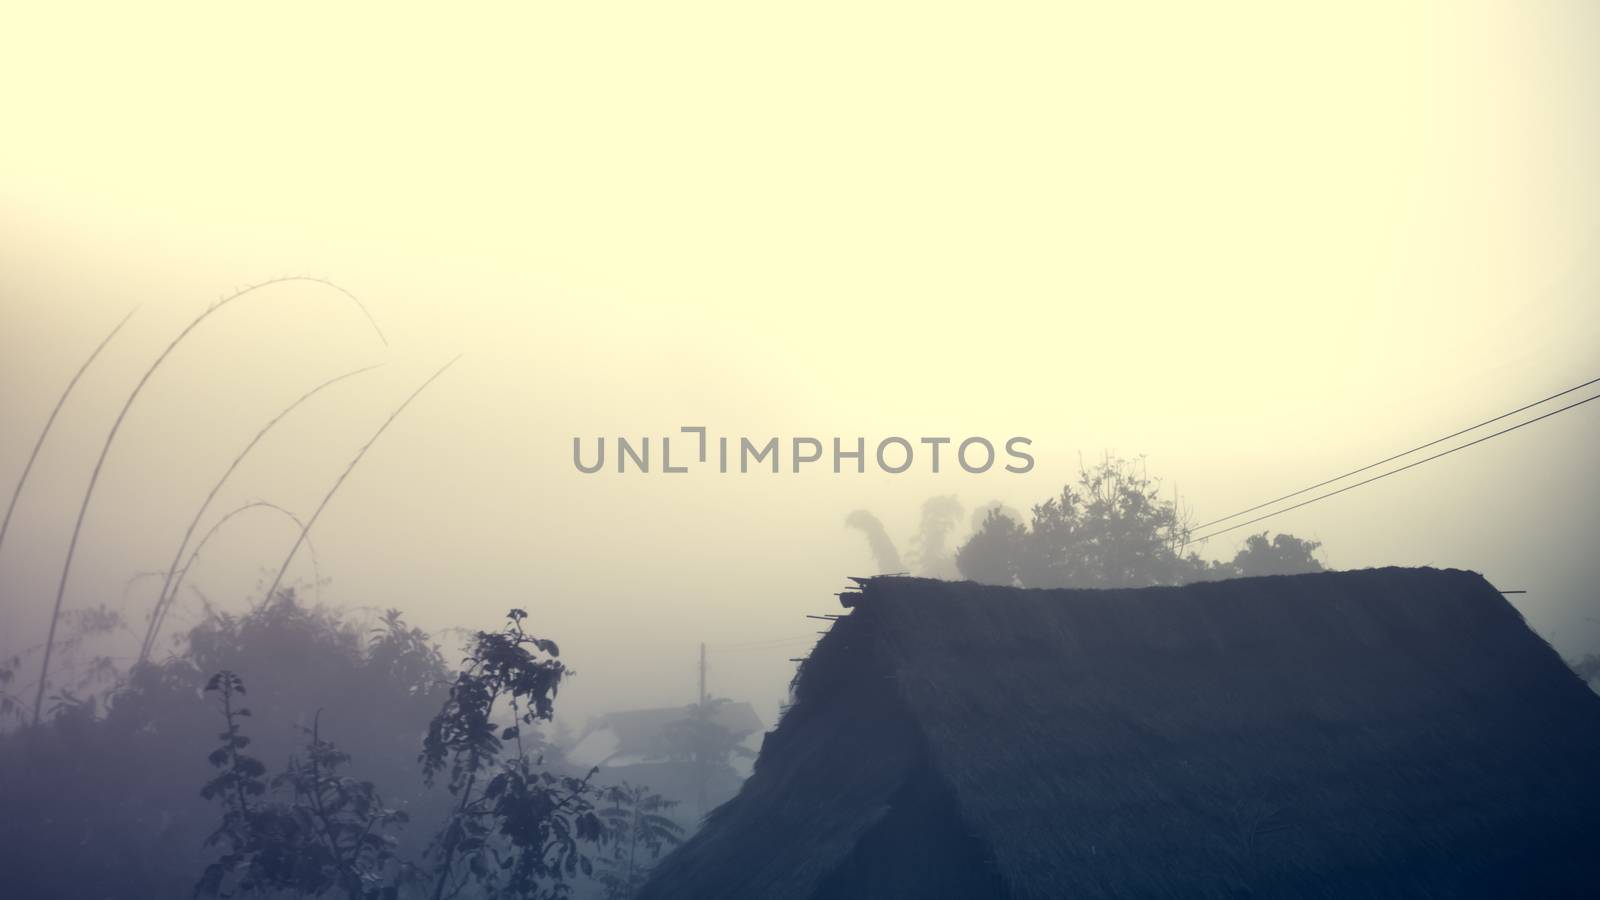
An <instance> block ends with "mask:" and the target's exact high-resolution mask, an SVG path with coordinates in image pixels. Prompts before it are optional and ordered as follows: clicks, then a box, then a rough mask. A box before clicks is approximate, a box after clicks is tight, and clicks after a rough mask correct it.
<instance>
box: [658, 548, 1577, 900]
mask: <svg viewBox="0 0 1600 900" xmlns="http://www.w3.org/2000/svg"><path fill="white" fill-rule="evenodd" d="M861 585H862V586H861V590H860V592H859V594H846V595H844V598H843V599H844V600H845V602H846V605H847V606H851V607H853V611H852V612H851V613H850V614H849V615H846V616H844V617H842V618H841V619H840V620H839V621H838V622H837V623H836V624H835V625H834V626H833V628H832V629H831V631H830V632H829V633H828V634H827V635H826V636H825V637H823V638H822V640H821V641H820V642H819V643H818V644H817V646H816V648H815V650H814V651H813V653H812V654H811V656H810V658H809V660H808V661H807V662H805V663H804V664H803V666H802V669H801V672H800V674H799V676H798V679H797V683H796V688H795V691H796V697H795V703H794V705H793V706H792V707H791V708H790V709H789V711H788V712H787V714H786V715H785V716H784V717H783V720H782V721H781V722H780V723H779V725H778V727H777V728H776V729H775V730H774V731H773V732H772V733H771V734H769V735H767V738H766V740H765V742H764V745H763V747H762V751H761V756H760V758H759V759H758V760H757V762H756V766H755V772H754V774H753V775H752V777H751V778H750V779H749V780H748V781H747V782H746V783H745V785H744V787H743V789H742V790H741V792H740V793H739V795H738V796H737V797H735V798H734V799H733V800H731V801H729V802H728V803H727V804H725V805H723V806H722V807H720V808H718V809H717V810H715V811H714V812H713V813H712V814H711V815H710V816H709V817H708V820H707V824H706V826H705V828H704V829H702V830H701V832H700V833H699V834H697V835H696V836H695V837H694V838H693V839H691V840H690V841H689V842H688V843H686V844H685V845H684V846H683V847H681V848H679V849H678V850H677V851H676V852H674V853H673V854H671V855H670V856H668V857H667V858H666V859H664V860H663V861H662V862H661V864H660V865H659V866H658V867H657V868H656V870H655V872H654V874H653V876H652V878H651V880H650V882H649V884H648V885H646V887H645V889H644V890H643V891H642V893H641V894H640V895H639V896H640V900H676V898H684V900H688V898H693V900H721V898H729V900H731V898H739V900H758V898H760V900H841V898H868V897H935V898H941V897H948V898H957V897H960V898H967V900H976V898H1011V900H1035V898H1041V900H1042V898H1055V897H1073V898H1112V897H1118V898H1125V897H1141V898H1142V897H1237V896H1246V895H1248V896H1255V897H1283V898H1291V897H1292V898H1301V897H1305V898H1310V897H1346V896H1363V897H1375V896H1376V897H1412V896H1417V897H1420V896H1429V897H1511V896H1524V897H1526V896H1542V897H1552V896H1573V895H1576V894H1579V893H1583V891H1584V890H1593V888H1594V884H1595V883H1596V881H1595V879H1596V878H1597V877H1600V854H1595V853H1593V829H1594V826H1595V823H1596V822H1600V698H1597V697H1596V696H1595V695H1594V694H1593V692H1591V691H1590V690H1589V689H1588V688H1587V687H1586V686H1585V685H1584V684H1583V683H1582V682H1581V681H1580V680H1579V679H1578V678H1577V677H1576V676H1574V675H1573V673H1572V672H1571V671H1570V670H1569V669H1568V668H1567V667H1566V665H1565V664H1564V663H1563V662H1562V661H1561V659H1560V658H1559V657H1558V656H1557V655H1556V653H1555V652H1554V651H1553V650H1552V649H1551V648H1550V647H1549V645H1547V644H1546V643H1545V642H1544V641H1543V640H1541V639H1540V638H1539V637H1538V636H1537V635H1535V634H1534V633H1533V632H1532V631H1531V630H1529V629H1528V627H1527V626H1526V624H1525V623H1524V622H1523V620H1522V618H1521V616H1520V615H1519V614H1518V613H1517V611H1516V610H1515V609H1513V608H1512V607H1511V606H1510V605H1509V604H1508V603H1507V602H1506V601H1505V599H1504V598H1503V597H1501V596H1500V594H1499V593H1498V592H1497V591H1496V590H1495V589H1494V588H1493V587H1492V586H1490V585H1489V584H1488V583H1487V582H1486V581H1484V579H1483V578H1482V577H1481V576H1479V575H1476V574H1474V573H1470V572H1462V571H1454V570H1444V571H1440V570H1433V569H1376V570H1366V571H1358V572H1340V573H1319V574H1313V575H1296V576H1273V577H1266V578H1247V579H1239V580H1234V581H1224V582H1213V583H1206V584H1193V585H1189V586H1186V587H1177V588H1147V589H1137V590H1112V591H1084V590H1050V591H1043V590H1022V589H1014V588H1004V587H989V586H980V585H976V584H971V583H950V582H939V581H930V580H925V579H915V578H904V577H881V578H873V579H866V580H862V582H861ZM1580 886H1581V887H1580ZM1584 895H1586V896H1588V894H1584Z"/></svg>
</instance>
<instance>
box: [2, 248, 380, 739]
mask: <svg viewBox="0 0 1600 900" xmlns="http://www.w3.org/2000/svg"><path fill="white" fill-rule="evenodd" d="M287 282H308V283H312V284H320V285H323V286H325V287H328V288H331V289H333V290H335V291H337V292H339V293H340V294H342V295H344V296H345V297H347V298H349V299H350V300H351V301H352V302H354V303H355V304H356V306H357V307H359V308H360V309H361V312H362V313H363V314H364V315H366V317H367V321H368V322H371V323H372V327H373V330H375V331H377V332H378V340H380V341H382V342H383V345H384V346H385V347H387V346H388V345H389V341H388V339H387V338H385V337H384V336H383V332H382V331H381V330H379V329H378V324H377V322H375V321H373V319H372V314H371V313H368V312H367V308H366V307H365V306H363V305H362V303H361V301H360V300H357V299H356V297H355V295H354V294H352V293H350V292H349V291H347V290H345V289H344V288H342V287H339V286H338V285H336V284H334V283H333V282H331V281H327V280H326V279H322V278H315V277H312V276H309V275H286V276H284V277H282V278H273V279H270V280H268V281H263V282H260V283H259V284H253V285H250V286H249V287H247V288H243V289H242V290H238V291H235V292H233V293H232V294H229V295H228V296H226V297H224V298H222V299H221V300H218V301H217V302H216V303H213V304H211V305H210V306H209V307H207V308H206V310H205V311H204V312H202V313H201V314H200V315H198V316H196V317H195V318H194V321H192V322H190V323H189V324H188V326H187V327H185V328H184V329H183V330H182V331H180V332H178V336H177V337H175V338H173V339H172V343H170V344H168V345H167V349H165V350H163V351H161V355H160V356H157V357H156V360H155V362H153V363H151V364H150V368H148V369H146V370H145V372H144V375H143V376H141V377H140V378H139V383H138V384H136V385H134V386H133V392H132V393H130V394H128V399H127V400H126V401H124V402H123V404H122V411H121V412H119V413H117V419H116V421H115V422H113V423H111V431H110V433H108V434H107V435H106V442H105V444H104V446H102V447H101V448H100V458H99V459H97V460H95V464H94V471H93V472H91V473H90V474H89V486H88V487H87V488H86V489H85V490H84V492H83V502H82V503H81V504H80V505H79V506H78V519H77V521H76V522H75V523H74V524H73V526H72V539H71V540H70V541H68V542H67V559H66V562H64V563H62V566H61V580H60V582H58V583H57V585H56V602H55V607H54V608H53V609H52V610H51V612H50V630H49V632H48V634H47V636H46V638H45V644H44V660H43V661H42V662H40V664H39V690H38V693H37V694H35V695H34V700H33V723H34V724H35V725H37V724H38V723H39V717H40V715H41V714H42V713H43V711H44V691H45V687H46V686H47V685H48V684H49V683H50V650H51V647H52V646H53V645H54V644H55V639H56V626H57V625H58V624H59V622H60V619H61V601H62V599H63V598H65V597H66V594H67V579H68V578H69V577H71V575H72V560H73V557H74V556H76V555H77V550H78V537H79V535H81V534H82V533H83V520H84V518H85V517H86V516H88V514H89V501H91V500H92V499H94V488H95V485H96V484H98V483H99V481H100V470H101V469H102V468H104V467H105V464H106V455H107V454H109V453H110V452H111V445H112V443H113V442H114V441H116V438H117V431H118V430H120V429H121V428H122V422H123V420H124V419H126V418H127V417H128V410H129V409H130V408H131V407H132V406H133V401H135V400H137V399H139V392H140V391H143V390H144V386H145V384H146V383H148V382H149V381H150V376H152V375H154V374H155V373H156V370H157V369H159V368H161V364H162V363H163V362H165V361H166V359H167V357H168V356H170V355H171V354H172V351H173V350H175V349H176V348H177V346H178V345H179V344H181V343H183V339H184V338H186V337H188V336H189V334H190V332H192V331H194V330H195V328H197V327H199V325H200V323H201V322H204V321H205V320H206V319H208V318H210V317H211V315H212V314H213V313H215V312H216V311H217V310H220V309H222V308H223V307H225V306H227V305H228V304H230V303H233V302H234V301H235V300H239V299H241V298H243V297H246V296H248V295H250V294H253V293H255V292H256V291H259V290H261V289H263V288H266V287H271V286H272V285H277V284H284V283H287Z"/></svg>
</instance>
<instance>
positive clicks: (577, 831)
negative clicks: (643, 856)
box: [421, 609, 607, 900]
mask: <svg viewBox="0 0 1600 900" xmlns="http://www.w3.org/2000/svg"><path fill="white" fill-rule="evenodd" d="M527 615H528V614H527V613H526V612H524V611H523V610H520V609H513V610H511V611H510V612H509V613H507V616H506V625H505V627H503V628H501V629H500V630H499V631H492V632H489V631H480V632H478V633H477V635H476V636H475V638H474V640H473V646H472V650H471V653H470V654H469V655H468V657H467V659H466V665H465V667H464V668H463V669H462V670H461V672H460V673H459V674H458V675H457V676H456V679H455V682H454V683H453V684H452V685H451V686H450V692H449V696H448V697H447V698H446V699H445V702H444V705H443V707H442V708H441V709H440V710H439V713H438V715H436V716H434V718H433V721H432V722H431V723H430V724H429V726H428V732H427V736H426V737H425V738H424V740H423V750H422V755H421V763H422V768H423V774H424V777H425V778H426V779H427V780H428V782H429V783H430V784H431V783H432V782H433V780H434V779H435V778H436V777H437V776H438V775H439V774H440V773H446V778H447V785H448V787H449V790H450V792H451V794H453V795H455V797H456V798H457V800H456V804H455V807H454V810H453V811H452V813H451V815H450V817H449V819H448V821H447V822H446V823H445V825H444V827H443V829H442V830H441V831H440V833H439V835H438V837H437V838H436V839H435V841H434V847H433V856H434V865H433V874H432V878H433V889H432V892H431V896H432V898H433V900H443V898H446V897H453V896H455V895H456V894H458V893H460V891H461V890H462V889H463V888H465V887H466V886H467V885H468V884H474V885H476V887H477V889H478V891H479V893H480V894H481V895H483V896H485V897H492V898H540V900H543V898H557V897H566V896H569V893H570V879H571V878H573V877H574V876H576V875H577V874H578V873H579V872H582V873H583V874H584V875H591V874H593V871H594V866H593V862H592V861H591V860H590V858H589V857H588V856H587V855H586V854H585V853H584V850H583V845H584V844H594V845H598V844H599V843H600V842H601V841H602V840H604V839H605V838H606V836H607V835H606V829H605V824H604V822H603V821H602V820H601V819H600V817H599V816H598V815H597V814H596V813H595V809H594V802H593V799H594V794H595V788H594V787H593V786H591V784H590V779H592V778H593V776H594V774H595V772H596V771H597V770H595V769H591V770H590V771H589V773H588V775H587V776H585V777H584V778H575V777H572V776H563V775H556V774H554V773H552V772H550V771H548V770H546V769H544V768H543V762H544V760H543V757H542V755H541V756H533V755H530V753H529V750H528V744H527V743H525V742H524V736H523V729H524V728H525V727H526V728H530V729H531V728H532V726H534V725H535V724H536V723H537V722H539V721H548V720H550V719H551V718H552V717H553V716H554V713H555V695H556V691H557V690H558V688H559V687H560V685H561V681H562V679H563V678H564V677H565V676H566V675H568V674H569V671H568V670H567V668H566V666H565V665H564V664H562V663H561V662H560V661H559V660H558V659H557V658H556V657H557V656H558V655H559V654H560V651H559V649H558V648H557V647H556V644H555V642H554V641H550V640H546V639H543V638H538V637H534V636H533V635H530V634H528V633H527V631H526V630H525V629H524V628H523V624H522V623H523V620H525V619H526V618H527ZM502 703H503V704H504V705H505V706H506V707H508V708H509V710H510V716H511V718H510V723H509V724H506V725H502V724H500V723H499V722H497V721H496V719H495V714H496V709H497V707H498V706H500V705H501V704H502ZM532 740H533V735H531V734H530V735H529V741H530V742H531V741H532ZM508 750H509V755H507V751H508Z"/></svg>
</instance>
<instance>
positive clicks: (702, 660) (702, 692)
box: [700, 643, 706, 706]
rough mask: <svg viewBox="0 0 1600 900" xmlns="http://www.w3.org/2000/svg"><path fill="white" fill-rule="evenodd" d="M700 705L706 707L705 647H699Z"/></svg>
mask: <svg viewBox="0 0 1600 900" xmlns="http://www.w3.org/2000/svg"><path fill="white" fill-rule="evenodd" d="M700 705H701V706H705V705H706V645H705V644H704V643H702V644H701V645H700Z"/></svg>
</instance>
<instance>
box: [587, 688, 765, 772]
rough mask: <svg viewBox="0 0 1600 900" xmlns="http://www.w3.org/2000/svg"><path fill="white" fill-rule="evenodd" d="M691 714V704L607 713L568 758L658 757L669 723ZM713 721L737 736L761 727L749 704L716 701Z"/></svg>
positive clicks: (626, 760)
mask: <svg viewBox="0 0 1600 900" xmlns="http://www.w3.org/2000/svg"><path fill="white" fill-rule="evenodd" d="M688 717H689V707H686V706H668V707H663V708H660V709H631V710H625V711H622V712H613V713H606V714H605V715H601V716H596V717H594V718H593V719H590V720H589V725H588V727H587V728H585V729H584V732H583V735H582V736H581V737H580V738H579V739H578V742H577V743H576V744H575V745H573V747H572V749H570V750H568V751H567V758H568V759H570V760H572V761H573V762H574V763H576V764H577V765H581V766H600V765H617V764H633V763H638V762H643V761H646V760H650V759H653V758H655V757H656V756H657V755H658V752H659V750H660V740H661V737H662V734H663V733H664V732H665V731H666V729H667V727H668V726H669V725H673V724H675V723H677V722H682V721H684V720H685V719H687V718H688ZM712 721H714V722H716V723H717V724H718V725H721V726H722V727H723V728H726V729H728V730H729V731H730V732H732V733H733V734H734V736H735V737H740V738H743V737H746V736H748V735H751V734H755V733H756V732H759V731H760V730H761V729H762V727H763V726H762V723H761V717H760V716H758V715H756V711H755V708H754V707H752V706H751V705H750V704H748V703H734V702H732V701H725V702H721V703H718V704H717V707H716V713H715V714H714V715H713V717H712Z"/></svg>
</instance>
